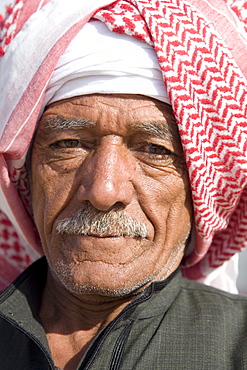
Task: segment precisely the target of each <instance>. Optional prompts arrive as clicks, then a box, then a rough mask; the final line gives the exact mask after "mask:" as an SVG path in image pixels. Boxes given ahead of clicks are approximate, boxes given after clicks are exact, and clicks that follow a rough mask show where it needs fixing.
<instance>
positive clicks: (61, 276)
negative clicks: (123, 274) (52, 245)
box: [51, 268, 154, 298]
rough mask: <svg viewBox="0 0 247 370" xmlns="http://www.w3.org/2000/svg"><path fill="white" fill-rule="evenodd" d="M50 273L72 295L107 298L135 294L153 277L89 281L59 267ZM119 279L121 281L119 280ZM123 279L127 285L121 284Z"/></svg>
mask: <svg viewBox="0 0 247 370" xmlns="http://www.w3.org/2000/svg"><path fill="white" fill-rule="evenodd" d="M51 273H52V275H53V277H54V278H55V280H56V281H57V282H58V283H59V285H60V286H62V287H64V288H65V289H66V290H67V291H68V292H70V293H72V294H73V295H91V296H99V297H109V298H121V297H126V296H129V295H135V294H137V293H138V292H139V291H141V290H143V289H145V287H146V286H147V285H148V283H150V282H151V281H152V280H153V279H154V277H153V276H148V277H144V278H142V279H140V280H139V281H130V280H127V279H126V280H125V279H124V278H122V279H119V278H118V279H109V281H108V279H107V278H106V279H105V280H104V281H103V279H102V281H101V282H100V281H95V282H94V281H90V283H88V282H85V281H83V279H80V278H77V277H76V276H74V275H73V273H72V272H71V270H70V271H68V270H67V271H65V269H61V268H53V269H51ZM95 280H97V279H95ZM119 280H121V281H119ZM123 281H127V282H128V284H127V285H123Z"/></svg>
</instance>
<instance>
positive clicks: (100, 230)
mask: <svg viewBox="0 0 247 370" xmlns="http://www.w3.org/2000/svg"><path fill="white" fill-rule="evenodd" d="M56 230H57V232H58V234H67V235H87V236H92V235H94V236H100V237H119V236H128V237H132V238H146V237H147V233H148V230H147V227H146V225H145V224H144V223H142V222H140V221H138V220H136V219H134V218H132V217H131V216H128V215H126V214H125V212H124V211H122V210H114V209H112V210H110V211H108V212H102V211H99V210H97V209H96V208H94V207H93V206H92V205H91V204H87V205H86V206H84V207H83V208H82V209H80V210H79V211H77V212H76V213H75V214H74V215H73V216H72V217H71V218H65V219H64V220H61V221H59V222H58V224H57V226H56Z"/></svg>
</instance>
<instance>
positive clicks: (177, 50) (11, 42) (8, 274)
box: [0, 0, 247, 285]
mask: <svg viewBox="0 0 247 370" xmlns="http://www.w3.org/2000/svg"><path fill="white" fill-rule="evenodd" d="M214 4H215V1H214V0H187V1H185V0H157V1H156V0H128V1H125V0H117V1H114V2H112V1H106V0H91V1H90V2H79V1H78V0H70V1H69V2H68V1H67V0H50V1H49V0H45V1H41V0H29V1H28V0H26V1H20V0H16V1H15V3H14V5H13V6H12V7H9V8H8V9H7V17H5V18H4V19H2V20H1V18H0V23H1V34H0V44H1V46H0V55H1V60H0V112H1V118H0V120H1V122H0V135H1V140H0V153H1V157H0V204H1V210H2V213H1V215H0V222H1V228H0V237H1V252H0V253H1V254H0V268H1V269H2V274H1V275H2V285H4V284H5V283H7V282H8V281H9V280H10V279H12V278H13V277H14V275H15V274H16V273H17V272H18V271H20V270H22V269H23V268H25V267H26V265H28V264H29V263H30V262H31V261H32V260H34V259H36V258H37V257H38V256H39V255H40V254H42V250H41V246H40V242H39V238H38V235H37V231H36V228H35V225H34V222H33V218H32V213H31V209H30V199H29V198H30V197H29V189H28V179H27V175H26V170H25V160H26V153H27V151H28V148H29V146H30V143H31V140H32V137H33V134H34V131H35V127H36V123H37V120H38V117H39V115H40V112H41V110H42V106H43V103H44V101H43V99H44V95H45V92H46V90H47V86H48V84H49V81H50V79H51V77H52V74H53V71H54V69H55V67H56V65H57V63H58V61H59V59H60V57H61V55H62V54H63V53H64V51H65V50H66V48H67V47H68V45H69V44H70V42H71V41H72V40H73V39H74V37H75V36H76V35H77V34H78V32H79V31H80V30H81V29H82V28H83V26H84V25H85V24H86V23H87V22H88V21H89V19H90V18H92V17H93V18H94V19H98V20H100V21H101V22H103V23H105V24H106V25H107V27H109V29H110V30H111V31H113V32H116V33H119V34H123V33H124V34H127V35H129V36H131V37H133V38H136V39H138V40H141V41H144V42H146V43H147V44H148V45H150V46H151V47H152V48H153V49H154V51H155V52H156V54H157V60H158V62H159V65H160V70H161V72H162V75H163V78H164V86H165V87H166V89H167V93H168V96H169V100H170V102H171V105H172V108H173V111H174V114H175V117H176V120H177V124H178V128H179V133H180V137H181V142H182V146H183V150H184V156H185V159H186V163H187V168H188V173H189V179H190V186H191V194H192V200H193V207H194V232H193V238H192V239H193V248H192V250H191V251H190V253H189V254H188V255H186V257H185V258H184V260H183V262H182V270H183V274H184V275H185V276H187V277H188V278H191V279H195V280H197V279H201V278H203V277H205V276H207V274H208V273H210V272H211V271H212V269H214V268H217V267H219V266H221V265H222V264H223V263H224V262H225V261H226V260H227V259H229V258H230V257H231V256H232V255H233V254H234V253H236V252H238V251H240V250H242V249H243V248H244V247H246V245H247V210H246V207H247V206H246V205H247V202H246V200H247V199H246V197H247V190H246V186H245V185H246V171H247V153H246V151H247V140H246V139H247V137H246V136H247V125H246V108H247V105H246V99H247V84H246V76H247V63H246V62H245V58H246V51H247V50H246V49H247V43H246V40H247V37H246V29H245V24H246V20H245V14H244V12H242V10H241V9H242V8H241V7H239V8H236V6H235V3H234V2H231V4H230V5H229V4H227V2H225V1H224V0H218V1H217V7H215V5H214ZM243 9H244V7H243Z"/></svg>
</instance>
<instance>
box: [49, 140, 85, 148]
mask: <svg viewBox="0 0 247 370" xmlns="http://www.w3.org/2000/svg"><path fill="white" fill-rule="evenodd" d="M79 144H80V142H79V140H74V139H66V140H59V141H56V142H55V143H53V144H51V145H50V147H52V148H57V149H59V148H61V149H64V148H69V149H71V148H78V146H79Z"/></svg>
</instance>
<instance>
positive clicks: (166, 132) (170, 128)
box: [133, 121, 180, 141]
mask: <svg viewBox="0 0 247 370" xmlns="http://www.w3.org/2000/svg"><path fill="white" fill-rule="evenodd" d="M133 128H134V129H136V130H140V131H142V132H146V133H147V134H150V135H153V136H157V137H163V138H164V139H169V140H171V141H172V140H174V139H175V140H176V139H177V140H179V139H180V137H179V133H178V127H177V125H176V123H175V121H174V123H172V125H168V124H165V123H164V122H160V121H155V122H141V123H134V124H133Z"/></svg>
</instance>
